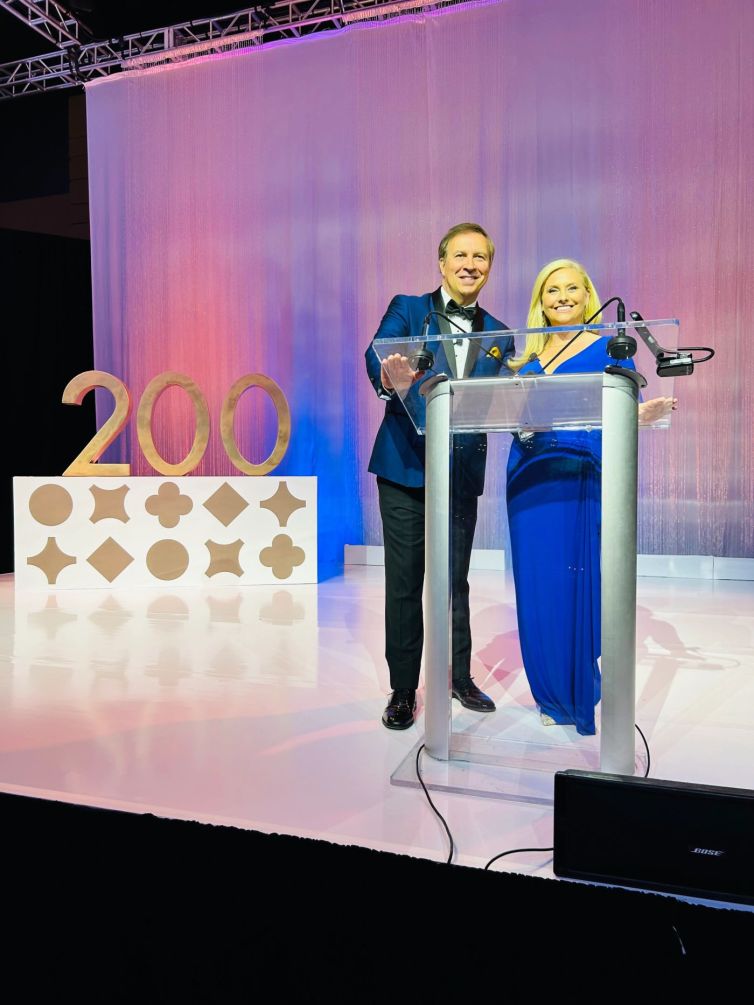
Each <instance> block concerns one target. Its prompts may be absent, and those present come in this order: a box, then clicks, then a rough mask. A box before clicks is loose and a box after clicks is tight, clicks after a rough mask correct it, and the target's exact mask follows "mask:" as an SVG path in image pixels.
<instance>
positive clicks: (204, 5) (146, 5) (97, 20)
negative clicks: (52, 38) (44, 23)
mask: <svg viewBox="0 0 754 1005" xmlns="http://www.w3.org/2000/svg"><path fill="white" fill-rule="evenodd" d="M63 5H64V6H66V7H68V9H69V10H70V11H71V12H72V13H74V14H77V15H78V16H79V17H80V19H81V20H82V21H83V22H84V23H85V24H86V25H87V26H88V27H89V28H91V29H92V31H93V32H94V37H95V38H96V39H98V40H108V39H111V38H118V37H119V36H121V35H132V34H135V33H137V32H140V31H148V30H149V29H151V28H165V27H168V26H169V25H171V24H179V23H181V22H184V21H190V20H191V19H192V18H207V17H213V16H219V15H222V14H231V13H233V12H234V11H237V10H243V9H244V8H246V7H252V6H255V5H254V4H253V3H250V2H249V3H247V2H244V0H236V2H235V3H223V0H180V2H176V0H173V2H169V0H128V2H127V3H113V0H63ZM257 6H259V7H260V8H262V7H265V6H269V0H267V2H264V3H259V4H258V5H257ZM54 48H55V47H54V46H53V45H51V44H50V43H49V42H47V41H46V40H45V39H44V38H42V36H41V35H38V34H37V32H36V31H34V29H33V28H28V27H26V26H25V25H24V24H23V23H22V22H21V21H20V20H19V19H18V18H16V17H14V16H13V14H9V13H8V12H7V11H6V10H3V9H2V8H0V62H2V63H7V62H12V61H14V60H17V59H25V58H26V57H28V56H39V55H41V54H42V53H44V52H52V51H53V50H54Z"/></svg>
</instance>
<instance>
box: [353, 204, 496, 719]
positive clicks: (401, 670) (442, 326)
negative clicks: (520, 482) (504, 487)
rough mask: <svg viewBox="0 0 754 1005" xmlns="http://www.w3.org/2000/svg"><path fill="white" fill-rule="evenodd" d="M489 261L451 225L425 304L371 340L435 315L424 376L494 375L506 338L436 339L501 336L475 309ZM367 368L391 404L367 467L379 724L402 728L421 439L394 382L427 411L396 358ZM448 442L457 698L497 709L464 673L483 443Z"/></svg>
mask: <svg viewBox="0 0 754 1005" xmlns="http://www.w3.org/2000/svg"><path fill="white" fill-rule="evenodd" d="M494 254H495V247H494V245H493V243H492V241H491V240H490V238H489V236H488V234H487V233H486V231H484V230H483V229H482V227H480V226H479V224H476V223H461V224H458V225H457V226H455V227H452V228H451V229H450V230H449V231H448V233H447V234H446V235H445V237H444V238H443V239H442V241H441V242H440V247H439V251H438V258H439V265H440V273H441V275H442V286H441V287H440V289H439V290H436V291H435V292H434V293H426V294H424V296H421V297H412V296H403V295H399V296H397V297H394V298H393V300H392V301H391V302H390V305H389V307H388V309H387V312H386V314H385V316H384V318H383V319H382V322H381V324H380V327H379V330H378V331H377V334H376V335H375V338H376V339H383V338H389V339H395V340H396V341H401V340H404V339H408V338H412V337H418V336H420V335H421V333H422V328H423V324H424V322H425V319H426V318H427V316H428V315H430V314H431V312H433V311H434V312H436V313H435V314H434V315H432V316H431V317H430V319H429V329H428V331H427V343H426V348H427V349H428V350H430V351H431V352H432V354H433V355H434V364H433V366H432V369H431V371H430V375H431V374H435V373H445V374H448V375H449V376H452V377H470V376H473V377H483V376H484V377H491V376H494V375H496V374H497V373H498V372H499V371H500V369H501V367H502V366H504V364H505V360H506V359H508V358H509V357H510V356H512V355H513V351H514V346H513V339H512V338H509V337H507V336H502V337H499V338H490V339H475V340H473V341H472V340H470V339H465V338H462V337H459V338H457V339H456V342H455V344H454V343H450V342H440V341H437V337H438V335H441V334H447V335H456V336H462V335H463V332H468V333H469V334H476V333H481V332H485V331H487V332H499V331H501V330H503V329H505V328H506V325H504V324H503V323H502V322H501V321H498V320H497V318H494V317H492V315H491V314H488V313H487V312H486V311H485V310H483V309H482V308H481V307H479V306H477V302H476V301H477V296H478V294H479V291H480V290H481V288H482V287H483V286H484V284H485V283H486V282H487V279H488V278H489V272H490V267H491V265H492V259H493V256H494ZM438 314H439V315H443V316H440V317H438V316H437V315H438ZM451 321H452V323H451ZM459 329H460V330H459ZM433 339H434V341H433ZM366 361H367V373H368V375H369V379H370V381H371V382H372V386H373V387H374V389H375V391H376V392H377V394H378V395H379V396H380V397H381V398H385V399H386V401H387V404H386V405H385V417H384V418H383V420H382V424H381V426H380V429H379V432H378V433H377V439H376V441H375V444H374V449H373V451H372V456H371V459H370V461H369V470H370V471H371V472H372V473H373V474H375V475H377V488H378V492H379V500H380V515H381V516H382V530H383V538H384V543H385V658H386V660H387V664H388V667H389V669H390V686H391V688H392V695H391V697H390V701H389V702H388V705H387V708H386V709H385V712H384V714H383V716H382V721H383V723H384V725H385V726H387V727H388V729H406V728H408V727H409V726H411V725H412V723H413V721H414V713H415V710H416V689H417V687H418V684H419V667H420V663H421V654H422V645H423V642H424V624H423V617H422V588H423V584H424V437H423V436H420V435H419V434H418V433H417V432H416V430H415V428H414V425H413V423H412V421H411V419H410V418H409V416H408V413H407V412H406V409H405V407H404V405H403V403H402V401H401V397H400V396H399V395H398V394H397V393H396V391H395V385H396V384H398V386H400V387H401V388H405V383H404V382H407V383H408V384H409V385H412V386H411V387H410V390H409V391H408V394H410V395H412V396H415V400H414V401H413V403H412V411H414V414H416V410H417V409H418V408H423V407H424V399H423V398H421V397H420V396H419V395H418V390H419V381H420V380H421V378H422V377H423V376H424V374H421V373H418V372H415V371H413V370H412V369H411V365H410V363H409V362H408V360H407V358H406V357H405V356H404V357H402V356H400V354H395V355H393V356H391V357H389V358H388V359H387V360H385V361H384V362H383V363H382V364H380V360H379V359H378V357H377V355H376V353H375V352H374V350H373V349H372V346H371V345H370V347H369V349H367V353H366ZM398 377H400V382H399V381H398V379H397V378H398ZM404 397H405V395H404ZM453 440H454V442H453V450H454V452H453V484H452V498H453V502H452V511H453V512H452V522H453V526H452V607H453V659H452V663H453V697H454V698H457V699H458V700H459V701H460V702H461V704H462V705H464V706H465V707H466V708H471V709H473V710H474V711H478V712H494V710H495V704H494V702H493V701H492V699H491V698H489V697H488V696H487V695H486V694H483V693H482V692H481V691H480V690H479V688H478V687H477V686H476V685H475V684H474V682H473V681H472V679H471V672H470V662H471V629H470V626H469V582H468V574H469V562H470V560H471V546H472V543H473V539H474V530H475V527H476V518H477V502H478V498H479V496H480V495H481V494H482V491H483V490H484V469H485V464H486V458H487V439H486V437H485V436H484V435H483V434H478V433H465V434H461V435H457V436H454V438H453Z"/></svg>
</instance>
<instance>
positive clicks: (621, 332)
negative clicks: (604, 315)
mask: <svg viewBox="0 0 754 1005" xmlns="http://www.w3.org/2000/svg"><path fill="white" fill-rule="evenodd" d="M614 299H615V300H617V301H618V306H617V307H616V309H615V313H616V317H617V321H618V324H619V325H620V324H621V323H622V322H625V320H626V305H625V304H624V303H623V301H622V300H621V298H620V297H615V298H614ZM607 353H608V356H612V357H613V359H631V357H632V356H634V355H635V354H636V339H635V338H634V337H633V336H632V335H627V334H626V329H625V328H618V329H617V330H616V332H615V335H613V337H612V338H611V339H610V341H609V342H608V343H607Z"/></svg>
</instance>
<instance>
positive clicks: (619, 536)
mask: <svg viewBox="0 0 754 1005" xmlns="http://www.w3.org/2000/svg"><path fill="white" fill-rule="evenodd" d="M640 324H644V325H646V326H647V327H649V328H651V329H652V331H653V332H654V333H655V337H656V338H657V340H658V341H659V342H662V343H663V344H664V345H666V346H668V347H669V348H670V347H672V346H675V345H677V330H678V322H677V321H675V320H665V321H653V322H637V323H633V322H628V323H622V324H621V325H620V328H621V329H623V330H624V331H625V332H626V333H627V334H632V332H631V329H632V328H633V327H639V325H640ZM617 328H618V325H617V324H602V325H590V331H592V330H593V331H595V332H596V333H598V334H599V335H600V336H605V337H611V336H613V335H615V333H616V329H617ZM579 330H580V329H579V328H577V327H576V328H573V329H572V331H573V332H574V334H575V333H576V332H578V331H579ZM534 331H537V330H536V329H520V330H517V331H511V332H486V333H485V334H484V336H470V337H469V341H470V342H471V343H478V346H475V348H474V351H475V352H488V350H489V347H490V346H491V345H492V344H493V342H494V340H495V339H500V338H503V337H505V336H513V337H514V339H515V345H516V354H517V355H518V354H519V353H521V352H522V351H523V346H524V344H525V340H526V336H527V334H529V333H530V332H534ZM540 331H541V329H540ZM562 331H563V332H566V331H568V329H567V328H563V329H562ZM633 334H635V333H633ZM452 341H453V337H452V336H436V337H434V338H433V339H432V340H431V341H426V340H425V341H422V340H420V339H412V340H402V341H400V342H398V341H394V340H388V339H379V340H375V341H374V343H373V347H374V351H375V353H376V354H377V356H378V357H379V358H380V360H381V361H387V360H388V358H390V362H386V366H387V367H388V368H391V367H392V368H393V370H394V373H393V372H391V378H393V377H394V379H393V384H394V386H395V387H396V388H397V390H396V392H395V393H396V394H398V395H399V397H400V398H401V400H402V402H403V405H404V407H405V409H406V411H407V413H408V415H409V416H410V418H411V421H412V422H413V424H414V426H415V428H416V430H417V432H418V433H419V434H420V435H424V436H425V437H426V444H425V447H426V493H425V498H426V509H425V521H426V523H425V585H424V640H425V641H424V683H425V703H424V712H425V737H424V743H425V747H426V751H427V753H428V754H429V755H431V758H425V760H424V763H425V764H427V763H428V762H429V761H431V760H432V759H434V761H435V762H436V763H439V764H441V765H442V764H444V765H445V766H446V767H449V766H451V765H452V764H453V762H466V764H469V763H472V764H473V763H474V762H476V763H477V764H480V765H486V766H494V765H498V766H500V767H501V768H505V767H506V765H507V768H508V775H509V776H510V773H511V769H513V773H514V775H516V778H520V777H521V772H522V771H526V770H527V764H526V756H525V751H524V748H525V747H527V746H528V747H529V748H532V749H533V746H538V747H543V746H544V744H539V745H537V744H534V745H532V744H531V743H529V744H524V747H521V746H520V745H519V747H518V748H517V756H516V757H515V758H513V759H512V758H511V755H510V746H511V745H510V743H508V744H507V748H506V744H505V743H504V742H497V743H495V742H491V740H490V737H489V736H488V735H485V736H481V735H479V734H478V733H475V731H474V730H475V729H476V727H474V729H472V730H471V733H469V731H466V732H465V733H464V734H463V736H460V735H458V734H456V733H454V730H453V716H452V714H451V652H452V648H451V647H452V634H451V633H452V626H451V620H452V619H451V616H450V611H451V608H450V583H451V572H450V563H451V554H452V548H451V525H452V521H451V484H452V479H451V470H452V463H453V443H454V435H455V434H459V433H508V434H517V435H519V436H524V437H526V436H527V435H530V434H532V433H536V432H543V431H547V430H578V429H601V430H602V534H601V570H602V586H601V591H602V593H601V595H602V659H601V671H602V701H601V724H600V729H599V737H598V740H595V741H594V742H595V744H596V743H597V742H598V743H599V751H598V752H597V750H596V747H595V748H594V751H593V753H594V759H596V761H597V764H595V763H594V760H593V761H592V762H591V763H590V764H589V766H590V767H592V768H593V767H596V766H598V767H599V770H600V771H604V772H611V773H616V774H624V775H631V774H633V773H634V770H635V758H636V754H635V728H634V722H635V677H636V673H635V647H636V530H637V455H638V415H637V412H638V402H639V400H640V398H643V399H644V400H648V399H649V398H652V397H659V396H668V397H670V396H672V395H673V380H672V378H665V379H662V380H659V381H658V379H657V378H656V377H654V376H652V377H650V378H649V381H647V380H646V379H645V378H644V377H643V376H642V375H641V372H640V371H641V370H642V369H647V370H648V371H649V370H652V369H653V366H652V363H653V360H652V357H651V355H650V354H649V352H648V351H646V350H645V349H644V348H643V346H642V344H641V342H639V340H638V339H637V342H639V349H638V352H637V354H636V356H635V357H634V360H633V362H634V365H635V366H636V368H637V369H636V370H633V369H625V368H623V367H621V365H620V360H617V359H616V360H615V366H610V367H608V368H607V370H606V371H605V372H604V373H569V374H558V373H557V371H556V372H555V373H553V374H551V375H547V374H540V375H524V376H519V375H517V374H516V373H515V372H513V371H511V370H510V369H509V368H508V367H507V366H503V367H502V369H501V370H500V374H499V375H498V376H497V377H492V378H490V377H481V378H473V377H471V378H469V377H467V378H465V379H454V378H453V377H452V376H450V375H449V374H448V373H442V372H438V371H441V370H442V369H443V367H444V361H445V359H446V355H445V352H446V349H447V351H448V356H450V353H451V351H452V350H451V348H450V343H451V342H452ZM397 357H402V358H403V361H404V362H403V364H401V361H400V360H399V359H398V358H397ZM422 357H423V360H424V364H425V365H426V362H427V357H429V363H430V368H429V370H428V371H427V375H426V376H425V377H423V378H422V379H420V380H417V381H415V382H414V383H410V382H409V381H408V380H406V378H405V370H406V364H405V360H408V361H409V366H411V365H412V364H414V365H415V364H416V362H417V359H421V358H422ZM420 365H421V364H420ZM401 366H402V367H403V373H401ZM445 369H447V367H445ZM637 371H639V372H637ZM647 383H649V387H647V388H646V390H642V389H643V388H645V385H647ZM669 421H670V420H669V416H668V417H666V418H664V419H662V420H660V421H659V422H657V423H655V424H654V425H655V426H656V427H658V428H663V427H667V426H668V425H669ZM500 439H501V438H499V437H497V438H493V439H490V446H489V450H490V451H492V450H493V449H496V442H500ZM501 449H502V448H501ZM480 683H482V682H480ZM494 715H495V716H501V715H504V708H503V709H501V708H500V707H499V708H498V711H497V712H496V713H494ZM487 718H488V717H487V716H477V719H487ZM481 728H482V727H481V726H480V727H479V729H481ZM590 739H592V740H594V738H590ZM522 752H523V757H522V756H521V755H522ZM540 752H541V751H540ZM573 752H574V756H573V758H572V759H571V758H569V751H568V749H567V745H565V748H563V749H560V750H559V752H558V753H557V755H556V756H554V757H552V758H544V761H543V763H538V764H534V763H532V770H540V771H541V770H542V769H543V767H544V769H545V770H546V768H547V764H548V763H550V764H551V767H552V771H551V772H550V774H552V772H554V771H555V770H560V769H561V768H565V767H585V766H587V762H585V761H584V759H583V756H582V754H581V753H579V750H578V748H577V746H575V745H574V747H573ZM536 760H537V759H536V758H534V761H536ZM541 760H542V759H541V758H540V761H541ZM410 762H411V764H410ZM485 770H488V769H485ZM411 774H412V758H411V757H409V758H407V759H406V762H405V770H404V769H401V770H399V771H398V772H397V773H396V776H394V778H393V781H394V782H396V784H412V781H411ZM436 774H437V772H436ZM440 774H441V775H442V774H443V772H442V771H441V772H440ZM456 774H458V772H456ZM443 777H447V778H448V782H447V784H443V783H442V781H438V782H437V784H436V785H435V787H436V788H447V789H450V790H459V791H476V790H477V789H478V788H479V786H478V785H477V784H476V783H468V784H465V783H464V782H463V781H456V782H454V781H452V780H451V779H450V775H449V774H447V772H446V774H445V775H443ZM509 783H510V777H509V779H508V782H505V781H503V782H502V783H501V784H499V785H498V783H497V782H494V781H493V783H492V785H491V790H490V791H487V783H486V782H485V784H484V785H482V789H483V790H485V791H483V792H481V793H480V794H488V795H500V796H503V797H506V796H508V797H512V798H523V799H525V800H527V801H534V802H549V797H547V796H546V795H545V797H544V798H539V797H538V796H537V794H536V793H537V792H539V793H542V792H544V793H547V791H548V784H551V778H550V780H549V782H544V784H540V785H535V786H534V787H533V790H531V791H534V795H531V791H530V794H529V795H527V794H526V792H527V791H529V787H528V786H527V785H523V786H522V785H521V784H520V783H519V782H518V781H515V782H514V783H513V784H512V785H511V784H509ZM498 789H499V791H498ZM522 793H523V794H522Z"/></svg>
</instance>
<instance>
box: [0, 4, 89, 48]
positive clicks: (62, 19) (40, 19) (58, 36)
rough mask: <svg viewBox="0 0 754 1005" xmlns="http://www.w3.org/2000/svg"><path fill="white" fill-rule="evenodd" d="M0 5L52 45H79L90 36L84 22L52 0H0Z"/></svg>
mask: <svg viewBox="0 0 754 1005" xmlns="http://www.w3.org/2000/svg"><path fill="white" fill-rule="evenodd" d="M0 7H2V8H3V9H4V10H7V11H8V13H9V14H13V15H14V17H17V18H18V19H19V21H23V23H24V24H25V25H26V26H27V28H33V30H34V31H36V32H37V33H38V34H39V35H41V36H42V38H46V39H47V41H48V42H52V44H53V45H59V46H64V45H70V44H71V43H73V44H75V45H79V44H80V43H81V42H88V41H89V40H90V39H91V38H92V33H91V30H90V29H89V28H87V26H86V25H85V24H84V22H83V21H80V20H79V19H78V18H77V17H76V16H75V15H74V14H71V12H70V11H69V10H66V8H65V7H64V6H63V5H62V4H59V3H55V2H54V0H36V2H31V0H0Z"/></svg>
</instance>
